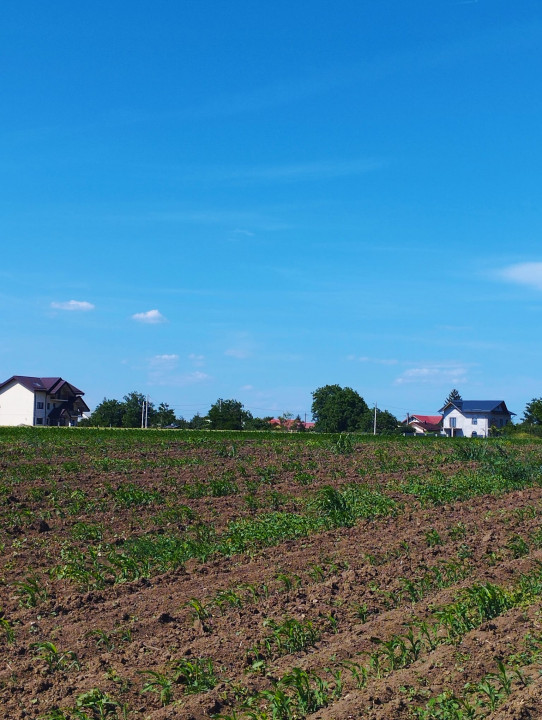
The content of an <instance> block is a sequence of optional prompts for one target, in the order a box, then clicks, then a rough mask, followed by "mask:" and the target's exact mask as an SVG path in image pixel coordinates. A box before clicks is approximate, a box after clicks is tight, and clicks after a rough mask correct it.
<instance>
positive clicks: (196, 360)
mask: <svg viewBox="0 0 542 720" xmlns="http://www.w3.org/2000/svg"><path fill="white" fill-rule="evenodd" d="M188 359H189V360H190V361H191V362H192V365H194V367H202V366H203V365H204V363H205V355H198V354H197V353H190V355H189V356H188Z"/></svg>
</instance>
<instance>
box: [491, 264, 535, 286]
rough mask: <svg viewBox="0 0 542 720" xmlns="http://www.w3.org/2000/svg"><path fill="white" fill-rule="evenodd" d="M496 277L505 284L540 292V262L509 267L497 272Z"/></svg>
mask: <svg viewBox="0 0 542 720" xmlns="http://www.w3.org/2000/svg"><path fill="white" fill-rule="evenodd" d="M497 276H498V277H500V278H501V279H502V280H505V281H507V282H511V283H516V284H518V285H527V286H528V287H533V288H535V289H536V290H542V262H524V263H516V264H515V265H509V266H508V267H505V268H503V269H502V270H499V271H497Z"/></svg>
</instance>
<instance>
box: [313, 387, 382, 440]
mask: <svg viewBox="0 0 542 720" xmlns="http://www.w3.org/2000/svg"><path fill="white" fill-rule="evenodd" d="M368 412H369V407H368V406H367V403H366V402H365V400H364V399H363V398H362V397H361V395H359V394H358V393H357V392H356V391H355V390H352V388H349V387H345V388H342V387H341V386H340V385H324V387H321V388H317V389H316V390H315V391H314V392H313V393H312V417H313V420H314V421H315V422H316V425H315V430H317V431H319V432H353V431H355V430H361V429H362V426H363V419H364V417H363V416H364V415H366V413H368Z"/></svg>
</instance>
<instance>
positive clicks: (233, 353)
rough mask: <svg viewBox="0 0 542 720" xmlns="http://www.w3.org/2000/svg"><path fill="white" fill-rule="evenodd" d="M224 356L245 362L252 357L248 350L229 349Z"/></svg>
mask: <svg viewBox="0 0 542 720" xmlns="http://www.w3.org/2000/svg"><path fill="white" fill-rule="evenodd" d="M224 355H227V356H228V357H234V358H237V359H238V360H245V359H246V358H247V357H250V351H249V350H247V349H246V348H241V347H239V348H228V350H225V351H224Z"/></svg>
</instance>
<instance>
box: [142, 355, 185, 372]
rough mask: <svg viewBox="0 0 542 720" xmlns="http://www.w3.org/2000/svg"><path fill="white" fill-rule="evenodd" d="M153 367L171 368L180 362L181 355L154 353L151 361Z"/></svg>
mask: <svg viewBox="0 0 542 720" xmlns="http://www.w3.org/2000/svg"><path fill="white" fill-rule="evenodd" d="M149 364H150V365H151V367H154V368H161V369H162V370H171V369H173V368H175V367H177V365H178V364H179V356H178V355H175V354H174V353H171V354H169V355H168V354H164V355H154V357H152V358H151V359H150V361H149Z"/></svg>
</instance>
